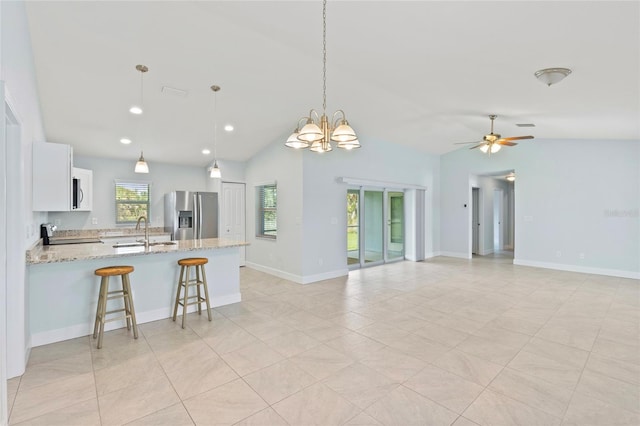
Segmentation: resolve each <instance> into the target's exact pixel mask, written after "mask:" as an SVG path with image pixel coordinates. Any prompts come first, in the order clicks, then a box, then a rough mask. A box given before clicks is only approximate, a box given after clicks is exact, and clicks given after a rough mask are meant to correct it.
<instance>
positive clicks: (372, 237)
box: [346, 188, 405, 269]
mask: <svg viewBox="0 0 640 426" xmlns="http://www.w3.org/2000/svg"><path fill="white" fill-rule="evenodd" d="M404 217H405V206H404V192H403V191H399V190H394V191H389V190H386V189H384V188H373V189H364V188H358V189H348V190H347V233H346V234H347V235H346V236H347V265H348V266H349V268H350V269H357V268H361V267H364V266H373V265H380V264H383V263H386V262H391V261H396V260H402V259H404V252H405V223H404V220H405V219H404Z"/></svg>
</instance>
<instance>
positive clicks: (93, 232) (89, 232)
mask: <svg viewBox="0 0 640 426" xmlns="http://www.w3.org/2000/svg"><path fill="white" fill-rule="evenodd" d="M149 233H150V234H164V233H165V231H164V228H163V227H161V226H155V227H154V226H150V227H149ZM141 234H144V228H143V227H141V228H140V229H135V228H110V229H61V230H58V231H54V233H53V237H55V238H64V237H79V238H93V237H116V236H119V235H141Z"/></svg>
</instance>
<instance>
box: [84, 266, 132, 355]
mask: <svg viewBox="0 0 640 426" xmlns="http://www.w3.org/2000/svg"><path fill="white" fill-rule="evenodd" d="M131 272H133V266H107V267H106V268H100V269H96V270H95V274H96V275H97V276H99V277H102V279H101V280H100V294H99V296H98V308H97V309H96V322H95V325H94V326H93V338H94V339H95V338H96V337H97V338H98V349H100V348H101V347H102V335H103V334H104V323H106V322H110V321H117V320H120V319H122V317H120V316H118V317H116V318H109V319H107V318H106V317H107V315H109V314H115V313H117V312H124V318H125V319H126V320H127V330H131V327H133V338H134V339H137V338H138V325H137V324H136V312H135V309H134V308H133V297H132V296H131V283H130V281H129V274H130V273H131ZM114 276H120V280H121V281H122V290H114V291H109V277H114ZM120 298H122V299H123V300H124V308H122V309H115V310H113V311H107V302H108V301H109V300H113V299H120Z"/></svg>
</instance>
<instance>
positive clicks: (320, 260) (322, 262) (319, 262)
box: [318, 257, 324, 266]
mask: <svg viewBox="0 0 640 426" xmlns="http://www.w3.org/2000/svg"><path fill="white" fill-rule="evenodd" d="M323 264H324V260H323V259H322V258H321V257H320V258H318V265H320V266H322V265H323Z"/></svg>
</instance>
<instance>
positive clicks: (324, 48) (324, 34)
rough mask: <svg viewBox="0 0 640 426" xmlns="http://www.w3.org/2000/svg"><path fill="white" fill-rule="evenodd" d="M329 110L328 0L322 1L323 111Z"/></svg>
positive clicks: (324, 112)
mask: <svg viewBox="0 0 640 426" xmlns="http://www.w3.org/2000/svg"><path fill="white" fill-rule="evenodd" d="M326 112H327V0H324V1H323V2H322V113H323V114H324V115H326Z"/></svg>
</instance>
